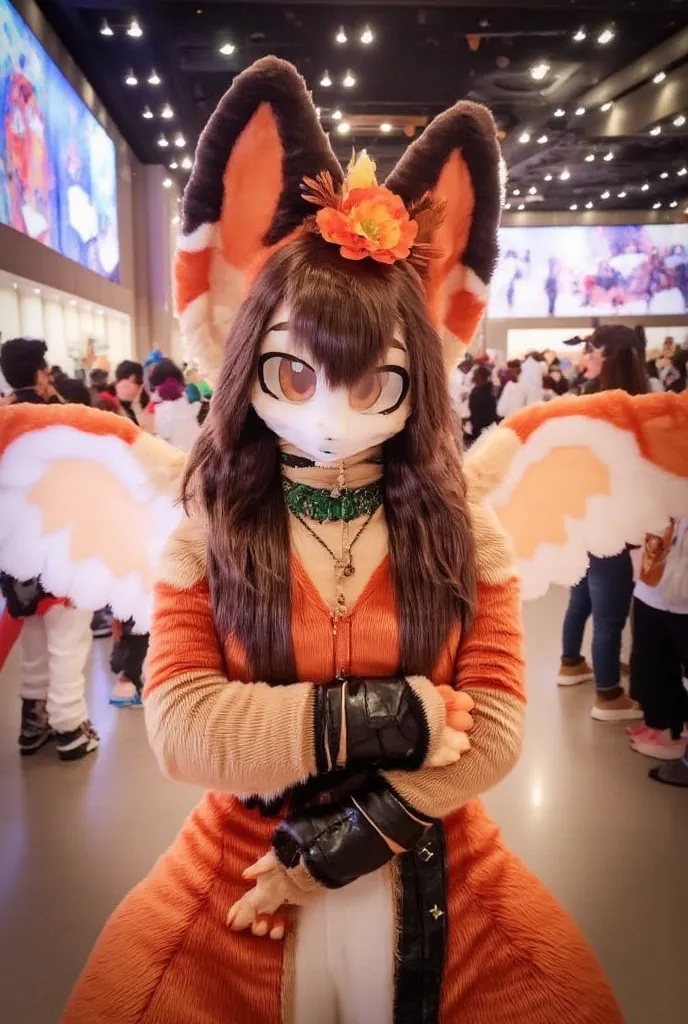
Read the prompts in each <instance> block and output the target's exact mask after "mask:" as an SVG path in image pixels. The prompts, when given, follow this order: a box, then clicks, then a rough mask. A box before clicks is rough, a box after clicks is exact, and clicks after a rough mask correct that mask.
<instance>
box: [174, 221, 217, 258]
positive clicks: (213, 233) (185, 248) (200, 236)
mask: <svg viewBox="0 0 688 1024" xmlns="http://www.w3.org/2000/svg"><path fill="white" fill-rule="evenodd" d="M217 227H218V225H217V222H215V223H214V224H200V225H199V226H198V227H197V228H196V229H195V230H194V231H190V232H189V234H188V235H182V234H180V235H179V236H178V237H177V249H179V251H180V252H203V250H204V249H210V247H211V246H214V245H215V240H216V238H217Z"/></svg>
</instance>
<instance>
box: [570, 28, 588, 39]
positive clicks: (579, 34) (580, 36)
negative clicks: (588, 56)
mask: <svg viewBox="0 0 688 1024" xmlns="http://www.w3.org/2000/svg"><path fill="white" fill-rule="evenodd" d="M585 39H587V33H586V31H585V29H583V28H579V29H578V31H577V32H576V34H575V36H574V37H573V41H574V43H582V42H583V41H584V40H585Z"/></svg>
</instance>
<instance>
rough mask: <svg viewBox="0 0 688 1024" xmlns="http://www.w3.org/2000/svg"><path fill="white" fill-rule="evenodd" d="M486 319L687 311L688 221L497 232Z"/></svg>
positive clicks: (632, 314)
mask: <svg viewBox="0 0 688 1024" xmlns="http://www.w3.org/2000/svg"><path fill="white" fill-rule="evenodd" d="M499 238H500V257H499V263H498V266H497V270H496V272H495V275H494V278H493V282H492V286H491V289H490V316H492V317H499V318H504V319H511V318H515V317H564V316H568V317H574V316H602V315H604V316H609V315H613V314H615V313H616V314H618V315H619V316H667V315H672V314H683V313H686V312H687V311H688V224H638V225H633V224H623V225H598V226H580V227H579V226H571V227H544V228H539V227H538V228H534V227H523V228H520V227H504V228H501V230H500V232H499Z"/></svg>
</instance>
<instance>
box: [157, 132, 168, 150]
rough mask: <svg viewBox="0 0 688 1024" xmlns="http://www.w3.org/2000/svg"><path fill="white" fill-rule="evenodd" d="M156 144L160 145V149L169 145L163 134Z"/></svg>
mask: <svg viewBox="0 0 688 1024" xmlns="http://www.w3.org/2000/svg"><path fill="white" fill-rule="evenodd" d="M158 145H159V146H160V149H167V147H168V146H169V142H168V141H167V139H166V137H165V136H164V135H161V136H160V138H159V139H158Z"/></svg>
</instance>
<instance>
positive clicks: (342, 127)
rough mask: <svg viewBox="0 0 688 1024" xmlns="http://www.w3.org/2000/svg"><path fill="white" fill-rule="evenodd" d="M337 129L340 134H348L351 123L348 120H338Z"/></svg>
mask: <svg viewBox="0 0 688 1024" xmlns="http://www.w3.org/2000/svg"><path fill="white" fill-rule="evenodd" d="M337 131H338V132H339V134H340V135H348V134H349V132H350V131H351V125H350V124H349V122H348V121H340V122H339V124H338V125H337Z"/></svg>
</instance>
